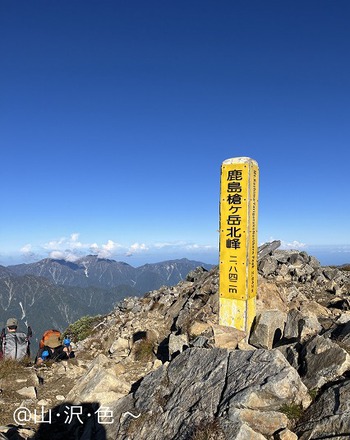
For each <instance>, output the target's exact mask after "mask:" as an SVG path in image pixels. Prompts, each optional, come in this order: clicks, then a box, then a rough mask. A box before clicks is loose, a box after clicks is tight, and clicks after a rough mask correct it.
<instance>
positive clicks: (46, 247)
mask: <svg viewBox="0 0 350 440" xmlns="http://www.w3.org/2000/svg"><path fill="white" fill-rule="evenodd" d="M79 237H80V234H79V233H77V232H75V233H72V234H71V235H70V236H69V237H61V238H59V239H55V240H51V241H49V242H47V243H44V244H41V245H33V244H31V243H27V244H25V245H24V246H23V247H22V248H21V249H20V254H21V259H23V260H24V261H26V262H32V261H37V260H40V259H43V258H53V259H60V260H66V261H69V262H74V261H76V260H78V259H79V258H82V257H83V256H85V255H87V254H94V255H97V256H98V257H99V258H124V257H125V258H130V257H134V256H140V255H143V256H144V257H143V258H144V259H147V256H145V254H159V255H164V254H167V255H171V254H172V253H175V254H179V253H183V254H184V255H185V254H188V253H190V254H197V253H198V255H203V254H206V253H216V252H217V251H218V249H217V246H212V245H207V244H196V243H189V242H185V241H177V242H170V241H169V242H155V243H152V244H145V243H137V242H136V243H132V244H130V245H125V244H120V243H117V242H116V241H114V240H111V239H109V240H107V241H106V243H104V244H98V243H96V242H93V243H86V242H83V241H81V240H80V239H79Z"/></svg>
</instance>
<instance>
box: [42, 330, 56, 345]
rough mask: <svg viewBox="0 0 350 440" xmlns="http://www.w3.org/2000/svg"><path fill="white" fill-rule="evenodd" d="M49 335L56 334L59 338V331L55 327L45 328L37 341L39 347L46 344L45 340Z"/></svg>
mask: <svg viewBox="0 0 350 440" xmlns="http://www.w3.org/2000/svg"><path fill="white" fill-rule="evenodd" d="M50 336H57V337H58V338H61V332H60V331H58V330H55V329H51V330H46V332H45V333H44V334H43V337H42V338H41V340H40V342H39V348H44V346H45V345H46V341H47V340H48V338H49V337H50Z"/></svg>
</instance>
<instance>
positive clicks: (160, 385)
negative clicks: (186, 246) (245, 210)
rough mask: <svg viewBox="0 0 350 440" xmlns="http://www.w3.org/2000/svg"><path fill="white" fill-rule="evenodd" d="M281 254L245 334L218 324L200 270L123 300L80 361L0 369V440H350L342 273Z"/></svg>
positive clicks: (262, 280)
mask: <svg viewBox="0 0 350 440" xmlns="http://www.w3.org/2000/svg"><path fill="white" fill-rule="evenodd" d="M278 246H279V242H273V243H269V244H266V245H264V246H263V247H261V248H259V265H258V268H259V280H258V300H257V316H256V320H255V322H254V324H253V326H252V330H251V332H250V334H249V335H246V334H245V333H244V332H240V331H238V330H236V329H231V328H227V327H223V326H220V325H219V319H218V317H219V300H218V276H219V274H218V268H214V269H212V270H210V271H207V270H205V269H204V268H200V267H199V268H197V269H196V270H194V271H192V272H191V273H189V274H188V276H187V279H186V280H185V281H182V282H180V283H179V284H177V285H176V286H173V287H166V286H164V287H162V288H161V289H159V290H155V291H150V292H148V293H147V294H146V295H145V296H144V297H143V298H137V297H135V298H126V299H125V300H123V301H122V302H121V303H119V305H118V306H117V307H116V308H115V309H114V310H113V311H112V312H111V313H110V314H108V315H106V316H104V317H103V318H101V320H100V322H99V323H98V325H95V328H94V331H93V332H92V334H91V335H90V336H89V337H88V338H86V339H84V340H83V341H80V342H77V343H76V345H75V352H76V358H75V359H71V360H70V361H68V362H61V363H58V364H53V365H50V366H43V367H41V368H34V367H33V366H31V365H29V366H27V367H22V370H21V369H19V370H16V373H14V371H8V372H7V373H6V371H5V372H1V370H0V388H1V390H2V393H1V394H0V399H1V403H2V405H3V407H4V408H5V410H4V411H2V413H1V414H2V415H1V417H3V419H2V420H1V422H2V424H3V425H5V426H3V427H0V433H1V432H2V434H0V439H1V438H6V439H10V438H11V439H25V438H34V439H43V438H50V439H52V440H54V439H56V438H57V439H59V438H64V439H66V440H68V439H70V438H72V439H73V438H77V439H78V438H84V439H91V440H92V439H125V440H126V439H140V440H142V439H147V440H151V439H154V440H158V439H159V440H170V439H172V440H175V439H176V440H177V439H179V440H181V439H193V440H200V439H204V438H206V439H211V438H212V439H218V440H220V439H229V440H231V439H240V440H246V439H257V440H263V439H266V440H270V439H280V440H289V439H290V440H294V439H297V438H301V439H303V440H307V439H316V438H338V437H339V438H347V436H348V437H349V438H350V434H349V426H350V409H349V403H348V402H349V389H350V379H349V371H350V358H349V356H350V355H349V353H350V342H349V341H350V312H349V309H350V307H349V304H350V303H349V291H350V276H349V273H348V272H347V271H345V270H340V269H337V268H331V267H321V266H320V264H319V262H318V261H317V260H316V259H315V258H314V257H312V256H309V255H307V254H306V253H305V252H299V251H282V250H279V249H278ZM0 369H1V367H0ZM20 407H22V408H23V407H25V408H27V413H26V414H27V416H26V418H25V417H22V419H18V418H17V419H16V420H13V414H14V412H15V411H17V409H18V408H20ZM11 417H12V419H11ZM50 417H51V419H50ZM16 421H17V423H14V422H16ZM49 422H50V423H49ZM11 423H12V425H13V426H10V424H11ZM1 435H2V436H3V437H1ZM60 435H61V437H60Z"/></svg>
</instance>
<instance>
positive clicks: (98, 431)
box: [33, 402, 112, 440]
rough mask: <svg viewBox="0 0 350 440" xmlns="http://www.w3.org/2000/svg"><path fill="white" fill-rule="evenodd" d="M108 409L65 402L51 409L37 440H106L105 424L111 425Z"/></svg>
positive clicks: (43, 420)
mask: <svg viewBox="0 0 350 440" xmlns="http://www.w3.org/2000/svg"><path fill="white" fill-rule="evenodd" d="M110 420H112V415H111V414H110V411H109V410H108V408H104V407H101V406H100V404H99V403H97V402H92V403H82V404H80V405H74V404H72V403H69V402H65V403H63V404H62V405H58V406H56V407H54V408H51V409H50V410H49V411H47V413H46V414H45V416H44V417H43V419H42V422H41V424H40V426H39V429H38V431H37V433H36V434H35V436H34V437H33V439H35V440H61V439H64V440H106V439H107V435H106V429H105V427H104V424H106V423H111V421H110Z"/></svg>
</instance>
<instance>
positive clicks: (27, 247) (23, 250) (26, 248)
mask: <svg viewBox="0 0 350 440" xmlns="http://www.w3.org/2000/svg"><path fill="white" fill-rule="evenodd" d="M20 252H21V253H22V254H29V253H32V245H31V244H30V243H28V244H25V245H24V246H23V247H22V248H21V249H20Z"/></svg>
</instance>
